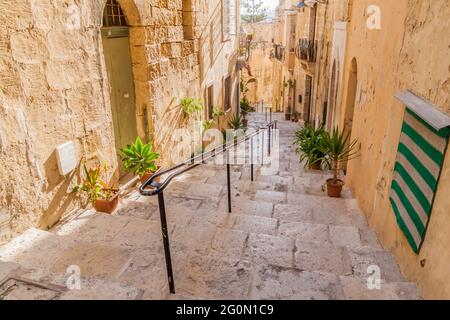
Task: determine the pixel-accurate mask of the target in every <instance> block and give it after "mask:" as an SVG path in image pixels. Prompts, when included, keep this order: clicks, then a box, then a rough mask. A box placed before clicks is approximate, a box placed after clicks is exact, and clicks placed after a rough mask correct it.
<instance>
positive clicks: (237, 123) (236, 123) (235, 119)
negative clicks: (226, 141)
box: [228, 114, 244, 143]
mask: <svg viewBox="0 0 450 320" xmlns="http://www.w3.org/2000/svg"><path fill="white" fill-rule="evenodd" d="M228 125H229V126H230V128H231V129H233V130H234V131H237V130H242V129H244V124H243V123H242V118H241V116H240V115H239V114H236V115H232V116H231V118H230V120H228ZM237 139H238V137H237V136H236V135H235V136H234V143H237Z"/></svg>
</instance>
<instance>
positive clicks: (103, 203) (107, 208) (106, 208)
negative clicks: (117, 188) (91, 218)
mask: <svg viewBox="0 0 450 320" xmlns="http://www.w3.org/2000/svg"><path fill="white" fill-rule="evenodd" d="M118 204H119V193H116V194H115V196H114V197H112V198H111V199H109V200H105V199H97V200H96V201H95V202H94V204H93V206H94V208H95V210H96V211H97V212H103V213H107V214H111V213H113V212H114V210H116V208H117V205H118Z"/></svg>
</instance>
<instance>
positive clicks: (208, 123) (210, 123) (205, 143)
mask: <svg viewBox="0 0 450 320" xmlns="http://www.w3.org/2000/svg"><path fill="white" fill-rule="evenodd" d="M213 125H214V120H213V119H209V120H205V122H203V134H202V150H203V151H205V150H206V148H207V147H208V145H209V144H210V143H211V142H210V141H208V140H206V139H205V133H206V132H207V131H208V130H210V129H211V128H212V127H213Z"/></svg>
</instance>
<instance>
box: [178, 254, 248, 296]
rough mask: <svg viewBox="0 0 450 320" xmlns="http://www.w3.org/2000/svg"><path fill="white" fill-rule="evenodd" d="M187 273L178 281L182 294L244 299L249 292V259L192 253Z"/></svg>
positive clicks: (179, 290)
mask: <svg viewBox="0 0 450 320" xmlns="http://www.w3.org/2000/svg"><path fill="white" fill-rule="evenodd" d="M187 263H188V265H189V267H188V269H187V270H188V271H187V272H188V273H187V276H186V278H185V279H184V280H182V281H180V282H179V284H178V292H179V293H180V294H183V295H185V294H187V295H194V296H203V297H205V298H210V299H211V298H212V299H242V298H245V297H247V296H248V291H249V289H250V284H251V273H252V267H251V265H250V263H249V262H248V261H245V260H242V261H237V260H233V259H232V260H228V259H225V258H223V259H220V258H211V257H203V256H197V257H191V258H190V259H189V261H187Z"/></svg>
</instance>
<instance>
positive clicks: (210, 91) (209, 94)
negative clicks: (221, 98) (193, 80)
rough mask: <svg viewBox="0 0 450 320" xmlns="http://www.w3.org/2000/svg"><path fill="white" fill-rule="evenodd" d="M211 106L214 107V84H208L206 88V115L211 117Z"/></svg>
mask: <svg viewBox="0 0 450 320" xmlns="http://www.w3.org/2000/svg"><path fill="white" fill-rule="evenodd" d="M213 108H214V85H210V86H208V88H207V89H206V112H207V115H206V117H207V118H209V119H213V118H214V117H213Z"/></svg>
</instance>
